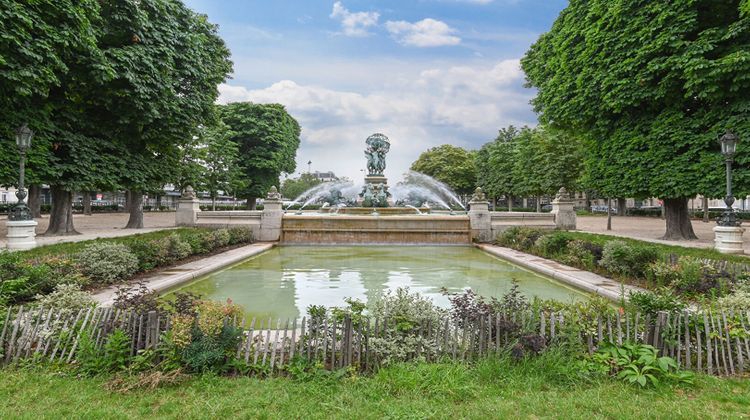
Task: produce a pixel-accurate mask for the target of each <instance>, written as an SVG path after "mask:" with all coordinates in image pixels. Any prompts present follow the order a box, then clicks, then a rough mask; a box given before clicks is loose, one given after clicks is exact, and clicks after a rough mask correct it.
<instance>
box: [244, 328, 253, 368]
mask: <svg viewBox="0 0 750 420" xmlns="http://www.w3.org/2000/svg"><path fill="white" fill-rule="evenodd" d="M254 330H255V317H253V319H251V320H250V329H249V330H248V332H247V339H246V340H245V363H248V364H249V363H250V351H251V350H252V349H253V348H254V344H255V342H254V341H255V340H254V338H255V336H253V333H254ZM254 363H255V361H253V364H254Z"/></svg>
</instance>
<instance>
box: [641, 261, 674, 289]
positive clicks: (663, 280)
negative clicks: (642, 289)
mask: <svg viewBox="0 0 750 420" xmlns="http://www.w3.org/2000/svg"><path fill="white" fill-rule="evenodd" d="M645 274H646V278H647V279H648V280H649V282H651V283H653V284H655V285H657V286H669V285H671V284H672V283H674V282H675V281H677V280H678V279H679V278H680V269H679V266H678V265H676V264H671V263H669V262H666V261H656V262H653V263H651V264H649V265H648V267H646V270H645Z"/></svg>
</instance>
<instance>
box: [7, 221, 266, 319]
mask: <svg viewBox="0 0 750 420" xmlns="http://www.w3.org/2000/svg"><path fill="white" fill-rule="evenodd" d="M252 241H253V238H252V232H251V230H250V229H249V228H246V227H233V228H230V229H207V228H179V229H170V230H163V231H156V232H149V233H144V234H137V235H131V236H121V237H115V238H101V239H95V240H90V241H81V242H66V243H60V244H54V245H48V246H42V247H38V248H34V249H31V250H28V251H19V252H13V253H7V252H6V253H0V306H3V304H17V303H23V302H27V301H29V300H31V299H34V298H35V297H39V296H43V295H46V294H49V293H51V292H53V291H55V290H57V289H58V288H60V287H63V288H65V290H66V291H69V292H70V293H69V294H70V295H75V292H76V290H81V289H86V290H95V289H97V288H101V287H104V286H110V285H113V284H122V283H125V282H127V281H129V280H133V279H137V278H138V277H139V276H143V275H144V274H145V273H148V272H151V271H153V270H155V269H161V268H165V267H170V266H174V265H176V264H180V263H183V262H186V261H189V260H191V259H195V258H201V257H204V256H206V255H211V254H213V253H218V252H222V251H224V250H227V249H230V248H232V247H237V246H241V245H244V244H248V243H251V242H252ZM79 296H80V295H79ZM65 297H66V296H64V294H63V295H60V296H56V298H65Z"/></svg>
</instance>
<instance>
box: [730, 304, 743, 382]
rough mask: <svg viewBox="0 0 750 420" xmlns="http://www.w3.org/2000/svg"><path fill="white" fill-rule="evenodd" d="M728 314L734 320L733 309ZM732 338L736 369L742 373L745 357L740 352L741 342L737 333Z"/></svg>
mask: <svg viewBox="0 0 750 420" xmlns="http://www.w3.org/2000/svg"><path fill="white" fill-rule="evenodd" d="M729 316H730V318H732V320H734V318H735V315H734V311H730V313H729ZM727 334H729V331H727ZM734 340H735V341H734V342H735V346H736V347H737V371H739V373H740V374H742V373H744V371H745V357H744V356H743V354H742V343H741V342H740V337H739V336H738V335H736V336H735V338H734Z"/></svg>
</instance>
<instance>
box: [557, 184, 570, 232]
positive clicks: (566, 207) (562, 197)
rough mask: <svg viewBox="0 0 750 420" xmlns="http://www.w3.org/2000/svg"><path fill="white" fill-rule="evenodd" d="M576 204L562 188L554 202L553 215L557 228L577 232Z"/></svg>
mask: <svg viewBox="0 0 750 420" xmlns="http://www.w3.org/2000/svg"><path fill="white" fill-rule="evenodd" d="M574 205H575V202H574V201H573V200H572V199H571V198H570V194H568V191H567V190H566V189H565V188H560V191H558V193H557V196H556V197H555V199H554V200H553V201H552V215H553V216H554V218H555V227H557V229H562V230H576V211H575V208H574Z"/></svg>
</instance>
